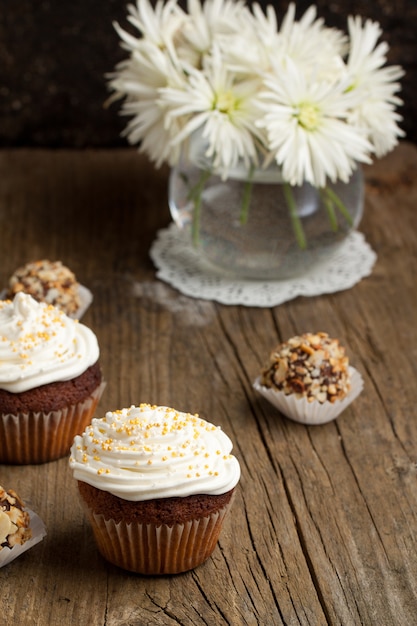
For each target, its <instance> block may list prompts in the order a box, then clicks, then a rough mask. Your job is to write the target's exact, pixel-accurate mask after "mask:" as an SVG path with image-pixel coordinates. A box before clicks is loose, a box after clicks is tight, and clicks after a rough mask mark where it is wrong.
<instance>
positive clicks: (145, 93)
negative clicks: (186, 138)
mask: <svg viewBox="0 0 417 626" xmlns="http://www.w3.org/2000/svg"><path fill="white" fill-rule="evenodd" d="M110 79H111V80H110V82H109V86H110V88H111V89H113V90H114V93H115V96H114V97H115V98H116V97H124V102H123V105H122V110H121V113H122V115H127V116H129V117H131V118H132V119H131V120H130V121H129V123H128V125H127V127H126V129H125V131H124V135H126V136H127V138H128V140H129V143H131V144H132V145H135V144H139V149H140V151H141V152H146V153H147V154H148V155H149V157H150V159H151V160H152V161H154V162H155V164H156V165H157V166H158V167H159V166H160V165H161V164H162V163H163V162H165V161H166V162H168V163H170V164H174V163H176V162H177V160H178V158H179V148H178V147H177V146H173V145H172V143H171V139H172V137H174V136H175V135H176V134H177V133H178V132H179V127H178V124H176V123H173V124H172V125H171V126H170V127H167V126H166V119H165V117H166V111H165V109H164V107H162V106H160V104H159V103H158V100H159V91H160V89H161V88H162V87H166V86H167V85H176V86H178V85H179V84H181V82H182V81H183V80H184V76H183V74H182V72H180V71H178V68H176V67H175V65H174V64H173V62H172V60H171V57H170V56H168V55H167V54H165V53H164V52H163V51H162V50H160V48H159V47H158V46H156V45H154V44H152V43H150V42H148V41H141V42H140V46H139V45H138V46H137V48H136V50H135V52H134V53H133V54H132V56H131V58H130V59H129V60H128V61H123V62H122V63H120V64H119V66H118V68H117V71H116V72H115V73H114V74H113V75H112V76H111V77H110Z"/></svg>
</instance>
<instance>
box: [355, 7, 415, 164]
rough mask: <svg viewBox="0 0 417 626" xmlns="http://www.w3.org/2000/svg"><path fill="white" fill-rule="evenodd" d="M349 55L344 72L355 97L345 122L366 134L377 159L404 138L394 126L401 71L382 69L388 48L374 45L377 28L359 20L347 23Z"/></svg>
mask: <svg viewBox="0 0 417 626" xmlns="http://www.w3.org/2000/svg"><path fill="white" fill-rule="evenodd" d="M348 27H349V36H350V41H351V43H350V52H349V56H348V59H347V63H346V65H347V72H348V73H349V75H350V76H351V81H352V83H351V87H350V88H351V90H352V91H357V92H358V94H359V97H358V105H357V106H356V107H355V108H354V109H353V110H352V112H351V115H350V117H349V121H350V122H351V123H352V124H354V125H356V126H358V127H360V128H362V129H363V130H364V131H366V133H367V135H368V137H369V139H370V141H371V142H372V144H373V146H374V149H375V153H376V155H377V156H382V155H384V154H386V153H387V152H388V151H389V150H391V149H392V148H393V147H394V146H395V145H396V144H397V143H398V137H402V136H404V133H403V131H402V130H401V129H400V128H399V126H398V124H397V122H399V121H400V120H401V116H400V115H399V114H398V113H396V111H395V107H396V106H398V105H400V104H402V101H401V100H400V98H398V96H396V95H395V94H396V93H397V92H398V91H399V90H400V84H399V83H398V79H399V78H401V76H403V74H404V72H403V70H402V69H401V68H400V67H399V66H396V65H393V66H388V67H383V66H384V64H385V63H386V53H387V50H388V46H387V44H386V43H380V44H378V45H377V42H378V39H379V37H380V35H381V29H380V27H379V24H378V23H376V22H372V21H371V20H366V22H365V23H364V24H362V20H361V18H360V17H357V18H352V17H350V18H349V20H348Z"/></svg>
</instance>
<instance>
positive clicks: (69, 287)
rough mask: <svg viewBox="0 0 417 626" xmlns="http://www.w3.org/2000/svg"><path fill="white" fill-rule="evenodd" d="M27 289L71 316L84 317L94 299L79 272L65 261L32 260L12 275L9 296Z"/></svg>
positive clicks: (8, 297)
mask: <svg viewBox="0 0 417 626" xmlns="http://www.w3.org/2000/svg"><path fill="white" fill-rule="evenodd" d="M20 292H24V293H27V294H29V295H31V296H32V298H34V299H35V300H37V301H38V302H46V303H47V304H52V305H53V306H56V307H57V308H59V309H61V310H62V311H64V313H66V314H67V315H69V316H70V317H81V314H82V313H84V310H85V308H86V307H87V306H88V305H89V304H90V302H91V293H90V292H89V291H88V290H87V289H86V288H85V287H83V286H82V285H80V283H79V282H78V281H77V278H76V276H75V274H74V273H73V272H72V271H71V270H70V269H69V268H68V267H67V266H66V265H63V263H62V262H61V261H49V260H48V259H41V260H39V261H30V262H29V263H26V265H23V266H22V267H19V268H18V269H16V270H15V271H14V272H13V274H12V275H11V276H10V278H9V281H8V287H7V289H6V290H5V294H4V295H5V298H6V299H10V300H12V299H13V298H14V296H15V295H16V294H17V293H20Z"/></svg>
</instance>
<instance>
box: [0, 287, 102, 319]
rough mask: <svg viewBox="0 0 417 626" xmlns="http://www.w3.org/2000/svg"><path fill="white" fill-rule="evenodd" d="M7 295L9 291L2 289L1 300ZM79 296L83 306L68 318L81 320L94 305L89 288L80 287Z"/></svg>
mask: <svg viewBox="0 0 417 626" xmlns="http://www.w3.org/2000/svg"><path fill="white" fill-rule="evenodd" d="M6 294H7V289H2V291H0V300H5V299H6ZM78 294H79V296H80V300H81V304H80V306H79V308H78V309H77V310H76V311H75V313H71V314H70V315H68V317H71V318H72V319H77V320H80V319H81V318H82V317H83V315H84V314H85V312H86V311H87V309H88V307H89V306H90V304H91V303H92V301H93V294H92V293H91V291H90V290H89V289H88V288H87V287H84V285H80V286H79V288H78Z"/></svg>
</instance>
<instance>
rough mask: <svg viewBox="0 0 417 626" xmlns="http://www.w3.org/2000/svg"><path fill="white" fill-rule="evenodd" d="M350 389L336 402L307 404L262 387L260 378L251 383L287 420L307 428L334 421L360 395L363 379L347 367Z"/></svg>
mask: <svg viewBox="0 0 417 626" xmlns="http://www.w3.org/2000/svg"><path fill="white" fill-rule="evenodd" d="M349 373H350V375H351V389H350V391H349V393H348V395H347V396H346V397H345V398H343V399H342V400H336V402H324V403H323V404H321V403H320V402H317V401H313V402H308V400H307V399H306V398H297V397H296V396H295V395H294V394H289V395H285V393H284V392H283V391H277V390H275V389H270V388H269V387H263V386H262V385H261V384H260V377H259V376H258V378H257V379H256V380H255V382H254V383H253V387H254V389H256V391H258V392H259V393H260V394H261V395H262V396H263V397H264V398H266V399H267V400H268V401H269V402H270V403H271V404H272V405H273V406H274V407H275V408H277V409H278V411H280V412H281V413H283V414H284V415H286V417H288V418H289V419H292V420H294V421H295V422H300V423H301V424H307V425H309V426H314V425H319V424H326V423H327V422H331V421H332V420H334V419H336V417H338V416H339V415H340V414H341V413H342V412H343V411H344V410H345V409H346V408H347V407H348V406H349V404H351V402H353V401H354V400H355V399H356V398H357V397H358V396H359V394H360V393H361V391H362V389H363V384H364V383H363V378H362V376H361V375H360V373H359V372H358V371H357V370H356V369H355V368H354V367H349Z"/></svg>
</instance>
